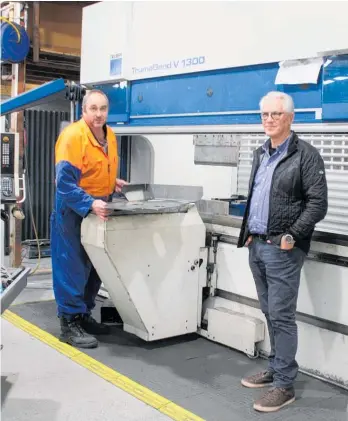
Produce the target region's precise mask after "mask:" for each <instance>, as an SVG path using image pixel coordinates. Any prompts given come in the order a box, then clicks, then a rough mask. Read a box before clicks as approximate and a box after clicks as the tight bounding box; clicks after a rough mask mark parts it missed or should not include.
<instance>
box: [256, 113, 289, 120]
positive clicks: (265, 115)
mask: <svg viewBox="0 0 348 421" xmlns="http://www.w3.org/2000/svg"><path fill="white" fill-rule="evenodd" d="M283 114H284V113H279V112H276V111H274V112H273V113H261V119H262V120H267V119H268V117H269V116H271V118H272V120H279V119H280V117H281V116H282V115H283Z"/></svg>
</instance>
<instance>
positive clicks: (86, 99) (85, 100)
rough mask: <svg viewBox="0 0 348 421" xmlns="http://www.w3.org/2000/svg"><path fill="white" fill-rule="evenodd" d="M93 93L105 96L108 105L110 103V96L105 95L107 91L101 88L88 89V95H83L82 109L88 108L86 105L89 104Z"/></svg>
mask: <svg viewBox="0 0 348 421" xmlns="http://www.w3.org/2000/svg"><path fill="white" fill-rule="evenodd" d="M93 94H100V95H103V96H104V97H105V99H106V101H107V103H108V105H109V98H108V97H107V96H106V95H105V93H104V92H103V91H101V90H100V89H91V90H90V91H87V92H86V95H85V96H84V97H83V100H82V110H83V111H84V110H85V109H86V105H87V102H88V99H89V97H90V96H91V95H93Z"/></svg>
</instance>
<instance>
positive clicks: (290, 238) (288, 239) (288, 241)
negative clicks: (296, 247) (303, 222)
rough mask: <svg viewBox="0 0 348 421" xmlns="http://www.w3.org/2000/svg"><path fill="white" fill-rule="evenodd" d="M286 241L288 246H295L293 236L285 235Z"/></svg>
mask: <svg viewBox="0 0 348 421" xmlns="http://www.w3.org/2000/svg"><path fill="white" fill-rule="evenodd" d="M284 239H285V241H286V242H287V243H288V244H291V245H293V244H295V240H294V237H293V236H292V235H291V234H285V235H284Z"/></svg>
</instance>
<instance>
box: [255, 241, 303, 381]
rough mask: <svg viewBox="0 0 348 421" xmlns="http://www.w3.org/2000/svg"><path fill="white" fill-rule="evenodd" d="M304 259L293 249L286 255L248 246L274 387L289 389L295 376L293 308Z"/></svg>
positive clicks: (263, 246)
mask: <svg viewBox="0 0 348 421" xmlns="http://www.w3.org/2000/svg"><path fill="white" fill-rule="evenodd" d="M304 259H305V253H304V252H303V251H302V250H301V249H298V248H296V247H295V248H294V249H292V250H290V251H285V250H281V249H280V248H279V246H277V245H274V244H268V243H267V242H265V241H262V240H260V239H257V238H253V240H252V242H251V244H250V245H249V265H250V269H251V272H252V274H253V277H254V281H255V285H256V289H257V295H258V298H259V302H260V307H261V311H262V312H263V314H264V315H265V317H266V320H267V325H268V330H269V336H270V342H271V352H270V355H269V370H270V371H271V372H273V373H274V385H275V386H276V387H283V388H289V387H292V386H293V383H294V381H295V378H296V376H297V372H298V364H297V362H296V359H295V357H296V352H297V342H298V340H297V325H296V306H297V297H298V289H299V285H300V275H301V269H302V266H303V263H304Z"/></svg>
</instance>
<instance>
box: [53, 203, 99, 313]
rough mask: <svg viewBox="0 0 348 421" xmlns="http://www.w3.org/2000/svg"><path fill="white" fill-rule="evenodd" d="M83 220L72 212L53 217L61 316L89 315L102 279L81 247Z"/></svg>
mask: <svg viewBox="0 0 348 421" xmlns="http://www.w3.org/2000/svg"><path fill="white" fill-rule="evenodd" d="M81 222H82V217H81V216H79V215H78V214H77V213H76V212H74V211H73V210H71V209H69V208H66V209H65V210H64V211H54V212H53V213H52V215H51V255H52V272H53V290H54V295H55V299H56V303H57V311H58V317H61V316H64V317H65V318H67V319H71V318H72V317H73V316H75V315H77V314H90V313H91V311H92V309H93V308H94V307H95V298H96V296H97V294H98V291H99V288H100V285H101V280H100V278H99V276H98V274H97V272H96V270H95V268H94V267H93V265H92V263H91V261H90V259H89V258H88V256H87V253H86V251H85V249H84V248H83V246H82V244H81Z"/></svg>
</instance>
